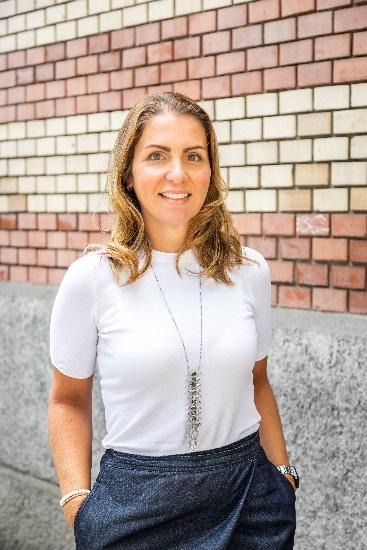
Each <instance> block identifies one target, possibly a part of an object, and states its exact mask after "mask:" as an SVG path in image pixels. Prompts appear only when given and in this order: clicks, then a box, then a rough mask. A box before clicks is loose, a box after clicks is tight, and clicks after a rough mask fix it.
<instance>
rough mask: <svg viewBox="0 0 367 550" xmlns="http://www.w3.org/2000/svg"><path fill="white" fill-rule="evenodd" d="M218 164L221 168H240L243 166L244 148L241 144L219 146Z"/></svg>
mask: <svg viewBox="0 0 367 550" xmlns="http://www.w3.org/2000/svg"><path fill="white" fill-rule="evenodd" d="M219 163H220V165H221V166H242V165H243V164H245V146H244V145H243V144H242V143H231V144H230V145H219Z"/></svg>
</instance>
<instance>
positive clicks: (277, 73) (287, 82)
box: [264, 65, 302, 91]
mask: <svg viewBox="0 0 367 550" xmlns="http://www.w3.org/2000/svg"><path fill="white" fill-rule="evenodd" d="M301 66H302V65H301ZM295 86H296V68H295V67H278V68H275V69H265V71H264V91H268V90H284V89H289V88H295Z"/></svg>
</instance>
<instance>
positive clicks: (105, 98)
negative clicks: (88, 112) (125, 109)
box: [98, 91, 122, 111]
mask: <svg viewBox="0 0 367 550" xmlns="http://www.w3.org/2000/svg"><path fill="white" fill-rule="evenodd" d="M98 97H99V100H98V101H99V111H114V110H116V111H118V110H119V109H121V108H122V97H121V92H118V91H116V92H105V93H102V94H99V95H98Z"/></svg>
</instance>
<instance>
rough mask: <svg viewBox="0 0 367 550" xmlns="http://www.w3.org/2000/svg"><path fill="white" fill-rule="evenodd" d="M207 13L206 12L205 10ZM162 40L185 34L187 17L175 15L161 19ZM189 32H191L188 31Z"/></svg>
mask: <svg viewBox="0 0 367 550" xmlns="http://www.w3.org/2000/svg"><path fill="white" fill-rule="evenodd" d="M206 13H207V12H206ZM161 32H162V36H161V39H162V40H166V39H167V38H178V37H179V36H186V35H187V17H186V16H184V17H175V18H174V19H166V20H163V21H161ZM190 34H191V33H190Z"/></svg>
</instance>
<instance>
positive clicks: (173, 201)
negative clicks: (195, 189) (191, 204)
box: [159, 193, 191, 204]
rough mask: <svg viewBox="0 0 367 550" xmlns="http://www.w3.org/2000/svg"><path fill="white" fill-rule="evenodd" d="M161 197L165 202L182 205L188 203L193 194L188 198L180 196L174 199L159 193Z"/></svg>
mask: <svg viewBox="0 0 367 550" xmlns="http://www.w3.org/2000/svg"><path fill="white" fill-rule="evenodd" d="M159 195H160V196H161V197H162V199H163V200H165V201H166V202H168V203H171V204H182V203H184V202H187V201H188V200H189V198H190V197H191V194H189V195H188V196H187V197H183V198H180V197H179V196H178V197H177V198H174V197H165V196H164V195H163V194H162V193H159Z"/></svg>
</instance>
